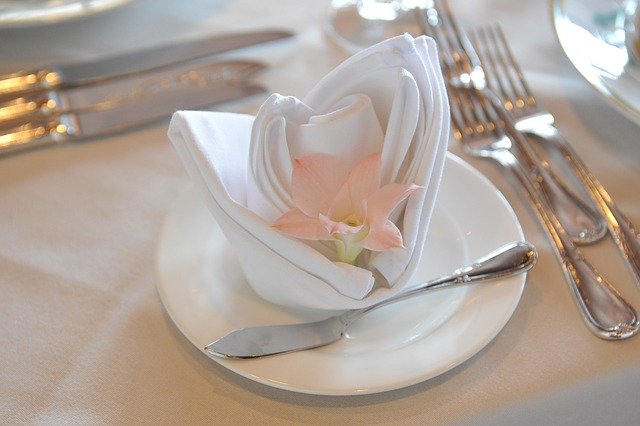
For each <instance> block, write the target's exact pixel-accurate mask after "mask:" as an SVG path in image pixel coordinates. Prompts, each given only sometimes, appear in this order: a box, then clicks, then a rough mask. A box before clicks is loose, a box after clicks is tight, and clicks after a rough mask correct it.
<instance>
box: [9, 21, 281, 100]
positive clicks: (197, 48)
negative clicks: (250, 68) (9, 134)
mask: <svg viewBox="0 0 640 426" xmlns="http://www.w3.org/2000/svg"><path fill="white" fill-rule="evenodd" d="M292 35H293V34H292V33H290V32H287V31H280V30H263V31H255V32H246V33H238V34H225V35H219V36H215V37H211V38H206V39H197V40H192V41H188V42H184V43H179V44H176V45H167V46H161V47H156V48H153V49H148V50H143V51H138V52H131V53H126V54H121V55H117V56H112V57H108V58H104V59H100V60H97V61H93V62H86V63H77V64H69V65H54V66H46V67H43V68H41V69H34V70H26V71H17V72H14V73H10V74H6V75H1V76H0V98H11V97H13V96H14V95H19V94H23V93H26V92H32V91H38V90H51V89H55V88H58V87H61V86H79V85H84V84H90V83H94V82H96V81H102V80H107V79H113V78H116V77H121V76H125V75H128V74H134V73H138V72H144V71H150V70H156V69H159V68H163V67H168V66H172V65H176V64H179V63H182V62H187V61H191V60H196V59H201V58H205V57H208V56H213V55H216V54H219V53H223V52H227V51H230V50H235V49H239V48H242V47H248V46H253V45H256V44H260V43H266V42H269V41H275V40H280V39H285V38H289V37H291V36H292Z"/></svg>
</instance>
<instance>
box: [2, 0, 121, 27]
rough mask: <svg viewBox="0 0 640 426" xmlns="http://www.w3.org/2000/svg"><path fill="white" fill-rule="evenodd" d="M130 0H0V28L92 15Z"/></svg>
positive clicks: (40, 23) (54, 21)
mask: <svg viewBox="0 0 640 426" xmlns="http://www.w3.org/2000/svg"><path fill="white" fill-rule="evenodd" d="M131 1H132V0H6V1H0V28H9V27H24V26H34V25H44V24H53V23H57V22H62V21H66V20H69V19H75V18H80V17H83V16H88V15H93V14H94V13H98V12H102V11H105V10H108V9H113V8H115V7H118V6H122V5H124V4H126V3H129V2H131Z"/></svg>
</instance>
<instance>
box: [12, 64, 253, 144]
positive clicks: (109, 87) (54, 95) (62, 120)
mask: <svg viewBox="0 0 640 426" xmlns="http://www.w3.org/2000/svg"><path fill="white" fill-rule="evenodd" d="M263 68H264V65H262V64H260V63H257V62H252V61H224V62H217V63H212V64H206V65H202V66H199V67H197V68H193V67H191V66H188V65H184V66H182V67H171V68H168V69H161V70H156V71H152V72H146V73H141V74H135V75H129V76H127V77H122V78H119V79H117V80H113V81H108V82H104V83H100V84H96V85H91V86H81V87H75V88H68V89H60V90H58V91H52V92H48V93H47V94H46V98H47V99H50V100H54V101H55V102H58V103H59V104H60V105H62V106H65V105H66V106H67V107H68V108H70V107H71V106H72V105H73V106H74V107H75V106H79V107H80V108H79V109H77V110H76V109H65V108H62V109H61V110H62V111H67V112H62V113H55V114H52V115H50V116H46V115H44V116H38V117H37V118H35V116H34V118H32V119H31V120H29V121H28V122H24V123H23V124H20V125H17V126H14V127H8V126H5V127H3V126H2V125H0V155H2V154H8V153H13V152H16V151H20V150H25V149H28V148H36V147H41V146H47V145H54V144H59V143H64V142H68V141H75V140H80V139H84V138H89V137H93V136H100V135H105V134H109V133H114V132H118V131H123V130H126V129H129V128H131V127H135V126H139V125H143V124H146V123H149V122H152V121H154V120H158V119H161V118H165V117H167V116H169V115H171V114H172V113H173V112H174V111H176V110H180V109H198V108H203V107H208V106H212V105H216V104H219V103H222V102H226V101H231V100H235V99H240V98H243V97H246V96H250V95H254V94H257V93H262V92H264V91H265V89H264V88H263V87H261V86H259V85H255V84H252V83H250V82H248V78H249V77H250V76H251V75H253V74H254V73H255V72H257V71H259V70H261V69H263Z"/></svg>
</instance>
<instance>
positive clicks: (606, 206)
mask: <svg viewBox="0 0 640 426" xmlns="http://www.w3.org/2000/svg"><path fill="white" fill-rule="evenodd" d="M471 40H472V42H473V44H474V46H475V48H476V50H477V52H478V55H479V56H480V59H481V62H482V66H483V67H484V69H485V76H486V77H487V85H488V87H489V88H491V90H492V91H493V92H494V93H496V94H497V95H498V96H499V97H500V98H501V99H502V100H503V104H504V105H505V108H506V109H508V110H509V112H510V113H511V115H512V116H513V119H514V122H515V126H516V128H517V129H518V130H520V131H521V132H523V133H526V134H529V135H532V136H534V137H535V138H537V139H535V138H534V139H533V140H539V141H541V142H542V143H545V142H546V143H549V144H551V145H552V146H553V147H554V148H555V149H557V150H558V152H559V153H560V154H561V156H562V158H563V159H565V160H566V161H567V164H569V166H571V169H572V170H573V173H574V174H575V175H576V176H577V177H578V178H579V180H580V181H581V182H582V185H583V187H584V188H585V190H586V192H587V193H588V194H589V195H590V196H591V198H592V199H593V201H594V202H595V205H596V206H597V207H598V208H599V209H600V212H601V214H602V216H603V217H604V218H605V220H606V223H607V226H608V228H609V232H610V234H611V236H612V238H613V240H614V241H615V243H616V245H617V247H618V248H619V250H620V252H621V253H622V255H623V257H624V259H625V260H626V262H627V264H628V266H629V269H630V270H631V273H632V274H633V276H634V278H635V281H636V284H638V285H640V236H639V235H638V233H637V231H636V230H635V229H634V226H633V224H632V223H631V221H630V220H629V219H628V218H627V217H626V216H625V215H624V214H623V213H622V212H621V211H620V209H618V207H617V206H616V204H615V203H614V201H613V198H612V197H611V195H609V193H608V192H607V191H606V189H605V188H604V186H603V185H602V184H601V183H600V182H599V181H598V179H596V177H595V176H594V175H593V174H592V173H591V172H590V171H589V169H588V168H587V166H586V165H585V164H584V162H583V161H582V159H581V158H580V157H579V156H578V154H577V153H576V152H575V150H574V149H573V148H572V147H571V145H570V144H569V143H568V142H567V141H566V140H565V139H564V138H563V137H562V135H561V134H560V132H559V131H558V129H557V128H556V126H555V125H554V117H553V115H551V113H549V112H548V111H546V110H544V109H542V108H541V107H540V105H539V104H538V103H537V101H536V98H535V97H534V95H533V93H532V92H531V90H530V89H529V85H528V84H527V82H526V80H525V78H524V74H523V72H522V70H521V68H520V66H519V65H518V63H517V61H516V59H515V57H514V55H513V53H512V52H511V49H510V48H509V45H508V43H507V40H506V38H505V36H504V33H503V32H502V30H501V29H500V27H498V26H494V27H486V28H483V29H480V30H477V31H474V32H471Z"/></svg>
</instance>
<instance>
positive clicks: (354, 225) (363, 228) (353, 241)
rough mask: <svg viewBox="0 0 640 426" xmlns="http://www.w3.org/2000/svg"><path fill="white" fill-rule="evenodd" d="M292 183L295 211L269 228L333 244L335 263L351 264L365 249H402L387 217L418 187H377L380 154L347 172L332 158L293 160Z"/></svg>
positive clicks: (378, 182) (318, 156)
mask: <svg viewBox="0 0 640 426" xmlns="http://www.w3.org/2000/svg"><path fill="white" fill-rule="evenodd" d="M291 181H292V182H291V185H292V189H291V195H292V199H293V203H294V204H295V206H296V208H294V209H292V210H289V211H288V212H286V213H284V214H283V215H282V216H280V217H279V218H278V219H277V220H276V221H275V223H274V224H273V226H274V227H275V228H277V229H279V230H280V231H281V232H283V233H285V234H288V235H291V236H293V237H296V238H301V239H306V240H333V241H334V242H335V244H336V253H337V257H338V260H340V261H341V262H345V263H350V264H353V263H354V262H355V260H356V258H357V257H358V255H359V254H360V252H361V251H362V250H363V249H368V250H373V251H383V250H387V249H390V248H393V247H402V234H401V233H400V230H399V229H398V227H397V226H396V225H395V224H394V223H393V222H392V221H391V220H389V216H390V215H391V213H392V212H393V210H394V209H395V208H396V207H397V206H398V205H399V204H400V203H401V202H402V201H404V200H405V199H406V198H407V197H409V195H411V193H413V192H414V191H415V190H416V189H418V188H420V187H419V186H417V185H414V184H399V183H390V184H387V185H384V186H383V187H380V153H377V154H372V155H369V156H367V157H365V158H364V159H362V160H361V161H360V162H359V163H358V164H356V165H355V166H354V167H353V169H351V170H348V168H347V166H346V164H345V162H344V161H343V160H342V159H341V158H339V157H335V156H332V155H327V154H314V155H309V156H306V157H301V158H296V159H294V161H293V174H292V178H291Z"/></svg>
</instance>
